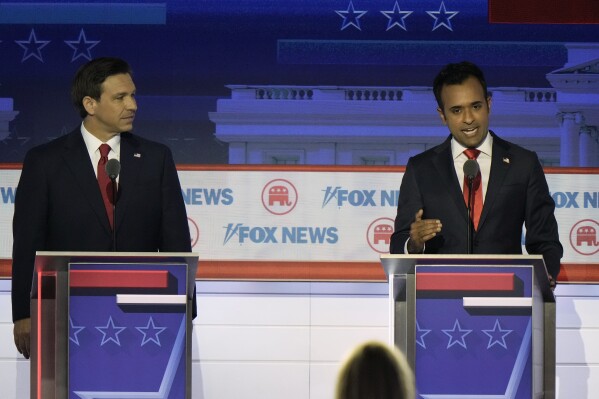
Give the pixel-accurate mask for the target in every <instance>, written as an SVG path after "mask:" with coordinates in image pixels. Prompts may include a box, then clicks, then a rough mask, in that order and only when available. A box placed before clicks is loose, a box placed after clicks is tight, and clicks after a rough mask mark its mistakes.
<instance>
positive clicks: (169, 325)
mask: <svg viewBox="0 0 599 399" xmlns="http://www.w3.org/2000/svg"><path fill="white" fill-rule="evenodd" d="M186 272H187V270H186V267H181V265H164V264H162V265H154V264H142V265H140V264H135V265H131V264H110V265H108V267H107V265H95V264H72V265H71V272H70V282H69V286H70V299H69V399H111V398H113V399H116V398H119V399H126V398H153V399H184V398H185V397H186V396H185V395H186V367H187V366H186V323H185V322H186V298H187V297H186V286H185V281H186Z"/></svg>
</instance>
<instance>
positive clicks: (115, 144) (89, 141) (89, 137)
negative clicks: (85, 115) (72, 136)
mask: <svg viewBox="0 0 599 399" xmlns="http://www.w3.org/2000/svg"><path fill="white" fill-rule="evenodd" d="M81 135H82V136H83V141H84V142H85V146H86V147H87V151H88V152H89V153H91V154H93V153H94V152H95V151H97V150H98V148H99V147H100V145H101V144H102V140H100V139H98V138H97V137H96V136H94V135H93V134H91V133H90V132H89V130H87V129H86V128H85V125H84V124H83V122H81ZM106 144H108V145H109V146H110V149H111V150H112V151H114V152H116V153H117V154H119V153H120V151H119V150H120V144H121V135H120V134H117V135H114V136H113V137H111V138H110V140H108V141H107V142H106Z"/></svg>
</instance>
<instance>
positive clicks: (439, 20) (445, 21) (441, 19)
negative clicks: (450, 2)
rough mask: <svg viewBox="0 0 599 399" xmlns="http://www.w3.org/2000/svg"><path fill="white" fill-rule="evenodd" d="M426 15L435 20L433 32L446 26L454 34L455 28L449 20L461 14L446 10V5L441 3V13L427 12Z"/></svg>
mask: <svg viewBox="0 0 599 399" xmlns="http://www.w3.org/2000/svg"><path fill="white" fill-rule="evenodd" d="M426 13H427V14H428V15H430V16H431V17H433V18H435V24H434V25H433V30H435V29H437V28H438V27H440V26H444V27H446V28H447V29H449V30H450V31H452V32H453V28H452V27H451V22H450V21H449V20H450V19H452V18H453V17H455V16H456V15H457V14H458V13H459V11H447V10H446V9H445V4H444V3H443V2H441V6H440V7H439V11H427V12H426Z"/></svg>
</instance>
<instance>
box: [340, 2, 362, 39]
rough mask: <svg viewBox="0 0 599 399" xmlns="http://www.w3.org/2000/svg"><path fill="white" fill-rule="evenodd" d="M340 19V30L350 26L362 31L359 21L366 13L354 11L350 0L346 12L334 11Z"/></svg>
mask: <svg viewBox="0 0 599 399" xmlns="http://www.w3.org/2000/svg"><path fill="white" fill-rule="evenodd" d="M335 12H336V13H337V14H338V15H339V16H340V17H341V18H343V23H342V24H341V30H344V29H345V28H347V27H348V26H350V25H353V26H354V27H356V28H358V30H360V31H361V30H362V28H360V21H359V19H360V18H362V17H363V16H364V14H366V13H367V12H368V11H356V10H355V9H354V3H352V1H351V0H350V2H349V5H348V6H347V10H346V11H335Z"/></svg>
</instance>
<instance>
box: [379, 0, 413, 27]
mask: <svg viewBox="0 0 599 399" xmlns="http://www.w3.org/2000/svg"><path fill="white" fill-rule="evenodd" d="M412 12H413V11H401V9H400V8H399V4H398V3H397V1H396V2H395V5H394V6H393V10H391V11H381V13H382V14H383V15H384V16H385V17H387V18H388V19H389V22H388V23H387V30H391V28H393V27H394V26H399V27H400V28H401V29H403V30H405V31H407V30H408V29H407V28H406V21H405V19H406V18H407V17H408V16H409V15H410V14H412Z"/></svg>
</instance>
